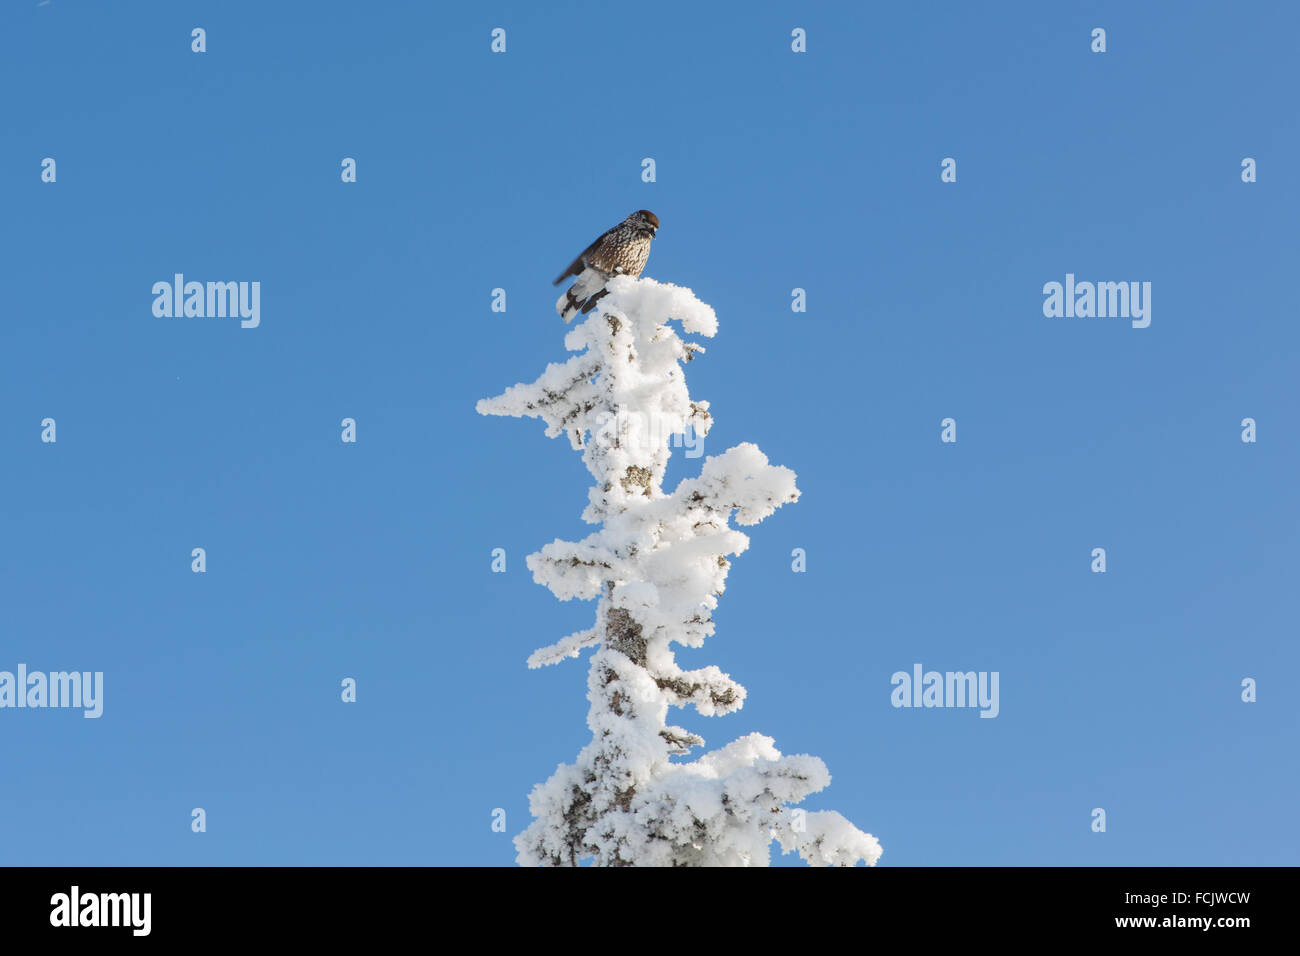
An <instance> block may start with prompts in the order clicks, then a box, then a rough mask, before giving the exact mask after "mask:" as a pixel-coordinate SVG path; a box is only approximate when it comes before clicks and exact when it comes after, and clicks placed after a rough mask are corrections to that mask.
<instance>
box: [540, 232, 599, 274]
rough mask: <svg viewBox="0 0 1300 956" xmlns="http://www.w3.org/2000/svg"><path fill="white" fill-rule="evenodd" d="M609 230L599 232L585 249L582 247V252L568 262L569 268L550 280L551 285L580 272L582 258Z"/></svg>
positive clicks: (582, 266)
mask: <svg viewBox="0 0 1300 956" xmlns="http://www.w3.org/2000/svg"><path fill="white" fill-rule="evenodd" d="M609 232H610V231H609V230H608V229H607V230H605V231H604V232H602V233H601V234H600V237H599V238H598V239H596V241H595V242H593V243H592V244H591V245H589V246H588V247H587V248H586V249H583V250H582V254H581V255H579V256H578V258H576V259H574V260H573V262H572V263H570V264H569V268H567V269H565V270H564V271H563V272H561V273H560V275H559V277H558V278H556V280H555V281H554V282H552V283H551V285H559V284H560V283H561V282H563V281H564V280H565V279H567V278H569V276H576V275H577V274H578V273H579V272H581V271H582V270H583V269H584V268H585V266H584V265H583V264H582V260H583V259H585V258H587V256H589V255H590V254H591V252H592V250H593V249H595V248H596V247H597V246H598V245H600V243H601V240H602V239H604V238H605V237H606V236H608V235H609Z"/></svg>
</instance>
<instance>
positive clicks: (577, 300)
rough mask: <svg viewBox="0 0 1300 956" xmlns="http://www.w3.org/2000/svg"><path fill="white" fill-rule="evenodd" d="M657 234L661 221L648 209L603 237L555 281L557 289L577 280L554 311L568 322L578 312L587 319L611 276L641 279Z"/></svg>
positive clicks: (631, 217)
mask: <svg viewBox="0 0 1300 956" xmlns="http://www.w3.org/2000/svg"><path fill="white" fill-rule="evenodd" d="M658 230H659V217H658V216H656V215H655V214H654V213H652V212H651V211H650V210H648V209H638V210H637V211H636V212H634V213H632V215H630V216H628V217H627V218H626V219H624V220H623V221H622V222H620V223H619V224H618V225H617V226H614V227H613V228H612V229H609V230H607V231H606V232H605V233H603V234H602V235H601V236H600V238H598V239H597V240H596V241H595V242H593V243H592V244H591V245H589V246H588V247H587V248H586V249H584V250H583V251H582V254H581V255H580V256H578V258H576V259H574V260H573V262H572V263H571V264H570V265H569V268H568V269H566V270H564V272H562V273H560V275H559V276H558V277H557V278H556V280H555V282H554V283H553V284H554V285H559V284H560V283H561V282H563V281H564V280H565V279H567V278H568V277H569V276H577V280H576V281H575V282H574V283H573V285H572V286H570V287H569V290H568V291H567V292H565V293H564V295H562V296H560V298H559V301H557V302H556V303H555V311H556V312H558V313H560V315H561V316H562V317H563V319H564V321H565V322H569V321H571V320H572V319H573V317H574V316H575V315H577V314H578V312H579V311H581V312H582V313H583V314H584V315H585V314H586V313H588V312H590V311H591V310H592V309H593V308H595V306H596V303H597V302H598V301H599V300H600V299H601V297H602V296H604V295H605V283H606V282H608V281H609V279H610V277H611V276H616V275H628V276H633V277H636V276H639V275H640V274H641V270H642V269H644V268H645V264H646V260H647V259H649V258H650V241H651V240H652V239H654V237H655V233H656V232H658Z"/></svg>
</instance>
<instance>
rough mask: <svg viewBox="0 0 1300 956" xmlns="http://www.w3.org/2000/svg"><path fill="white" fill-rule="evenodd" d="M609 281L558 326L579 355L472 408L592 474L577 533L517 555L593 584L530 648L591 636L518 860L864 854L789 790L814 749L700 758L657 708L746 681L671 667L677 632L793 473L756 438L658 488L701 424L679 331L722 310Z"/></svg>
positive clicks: (632, 282) (701, 407) (537, 569)
mask: <svg viewBox="0 0 1300 956" xmlns="http://www.w3.org/2000/svg"><path fill="white" fill-rule="evenodd" d="M608 289H609V295H608V296H607V297H606V298H605V299H603V300H602V301H601V303H600V306H599V307H598V308H597V309H596V310H595V311H593V312H591V313H590V314H589V316H588V317H587V319H586V320H585V321H583V322H582V323H581V324H579V325H577V326H576V327H574V328H573V329H571V330H570V331H569V332H568V334H567V335H566V336H565V340H564V341H565V346H566V347H567V348H568V349H569V350H570V351H573V352H576V353H578V354H576V355H574V356H573V357H572V358H570V359H569V360H568V361H567V362H563V363H553V364H551V365H548V366H547V368H546V370H545V371H544V372H543V373H542V375H541V377H540V378H538V379H537V381H535V382H533V383H531V384H520V385H515V386H513V387H511V388H509V389H507V390H506V391H505V392H504V393H502V394H501V395H499V396H497V397H496V398H491V399H483V400H482V401H480V402H479V403H478V406H477V408H478V411H479V412H480V413H481V414H484V415H508V416H514V417H524V416H526V417H531V418H539V419H541V420H542V421H543V422H544V423H545V424H546V434H547V435H549V436H551V437H558V436H559V435H561V434H564V435H566V436H567V437H568V439H569V442H570V444H571V445H572V447H573V448H575V449H579V450H581V451H582V456H583V461H584V463H585V464H586V466H587V470H588V471H589V472H590V473H591V475H592V477H593V478H594V479H595V484H594V485H593V486H592V488H591V490H590V492H589V494H588V505H587V507H586V509H585V510H584V511H583V515H582V516H583V518H584V519H585V520H586V521H588V522H589V523H591V524H595V525H599V528H598V530H596V531H594V532H593V533H592V534H590V535H588V536H587V537H586V538H584V539H583V540H581V541H577V542H571V541H561V540H556V541H553V542H551V543H550V544H548V545H546V546H544V547H543V548H542V549H541V550H540V551H539V552H537V553H536V554H532V555H529V557H528V559H527V564H528V568H529V570H530V571H532V573H533V578H534V580H536V581H537V583H539V584H542V585H544V586H546V587H547V588H549V589H550V590H551V592H552V593H553V594H554V595H555V596H556V597H557V598H559V599H560V600H564V601H567V600H570V599H574V598H576V599H579V600H595V601H596V620H595V624H594V626H593V627H591V628H588V629H586V630H583V631H579V632H577V633H575V634H570V635H569V636H568V637H565V638H563V639H562V640H560V641H558V642H556V643H555V644H552V645H551V646H549V647H545V648H542V649H541V650H538V651H536V652H534V653H533V654H532V656H530V657H529V658H528V666H529V667H542V666H545V665H548V664H554V663H558V662H560V661H562V660H566V659H569V658H574V657H578V656H579V655H580V654H581V652H582V651H583V650H585V649H587V648H590V647H594V648H596V650H595V652H594V653H593V655H592V658H591V669H590V672H589V675H588V682H587V683H588V695H587V697H588V700H589V701H590V703H591V709H590V711H589V712H588V716H587V724H588V726H589V727H590V729H591V731H592V740H591V743H589V744H588V745H587V746H586V747H584V748H583V750H582V752H581V753H580V754H579V755H578V759H577V761H576V762H575V763H573V764H567V765H561V766H559V767H558V768H557V769H556V771H555V773H554V774H553V775H552V776H551V778H550V779H549V780H547V781H546V782H545V783H542V784H538V785H537V786H536V787H535V788H534V790H533V792H532V794H531V795H530V797H529V806H530V808H531V810H532V813H533V816H534V820H533V823H532V824H531V825H530V826H529V827H528V828H527V829H526V830H525V831H524V832H523V833H521V834H520V835H519V836H517V837H516V838H515V848H516V850H517V851H518V859H519V862H520V863H521V864H524V865H552V866H568V865H578V864H579V863H581V862H584V861H586V860H594V862H595V863H597V864H599V865H638V866H682V865H695V866H754V865H767V864H768V862H769V861H770V849H771V845H772V843H773V842H776V843H777V845H778V846H780V848H781V851H782V852H783V853H787V852H791V851H796V852H798V853H799V854H800V855H801V856H802V857H803V858H804V859H805V860H806V861H807V862H808V863H810V864H813V865H819V866H852V865H855V864H856V863H858V862H866V863H867V864H868V865H874V864H875V862H876V860H877V859H878V858H879V857H880V853H881V849H880V844H879V843H878V842H877V841H876V839H875V838H874V837H873V836H871V835H870V834H869V833H863V832H862V831H860V830H858V829H857V828H855V827H854V826H853V825H852V824H851V823H849V822H848V821H847V820H845V819H844V818H843V817H842V816H840V815H839V814H838V813H834V812H831V811H819V812H806V811H803V810H801V809H794V808H791V806H790V805H792V804H797V803H799V802H800V801H801V800H803V798H804V797H806V796H808V795H809V794H812V793H816V792H818V791H820V790H822V789H824V788H825V787H826V786H828V785H829V783H830V774H829V773H828V772H827V770H826V767H825V765H824V764H823V763H822V761H821V760H819V759H818V758H816V757H812V756H807V755H794V756H782V754H781V753H780V751H778V750H777V749H776V747H775V745H774V743H773V741H772V740H771V739H770V738H768V737H764V736H762V735H761V734H749V735H748V736H745V737H742V738H740V739H739V740H736V741H734V742H733V743H731V744H728V745H727V746H725V747H723V748H721V749H719V750H714V751H710V752H707V753H704V754H702V755H701V756H698V757H696V758H695V759H694V760H690V761H683V760H674V759H673V758H674V757H681V756H684V755H686V754H688V753H689V752H690V751H691V750H693V749H695V748H697V747H701V746H703V745H704V741H703V740H702V739H701V738H700V737H699V736H698V735H696V734H693V733H690V732H689V731H686V730H684V729H682V728H680V727H675V726H671V725H669V724H667V722H666V721H667V717H668V711H669V708H670V707H687V706H689V707H694V708H695V710H696V711H697V712H698V713H699V714H701V715H704V716H715V715H722V714H727V713H731V712H733V711H736V710H739V709H740V708H741V706H742V705H743V704H744V700H745V689H744V688H743V687H741V686H740V685H739V684H738V683H736V682H735V681H733V680H732V679H731V678H730V677H729V676H728V675H727V674H724V673H723V672H722V671H721V670H719V669H718V668H717V667H713V666H708V667H703V668H699V669H696V670H682V669H681V668H680V667H679V666H678V665H677V663H676V661H675V659H674V656H673V650H672V646H673V645H674V644H680V645H682V646H686V647H699V646H700V645H701V644H703V642H704V639H705V638H706V637H708V636H709V635H710V634H712V633H713V618H712V612H713V610H714V608H715V607H716V606H717V597H718V595H719V594H721V593H722V591H723V590H724V587H725V583H726V578H727V573H728V571H729V570H730V567H731V564H730V561H729V560H728V558H729V557H732V556H734V555H738V554H741V553H742V552H744V551H745V549H746V548H748V546H749V538H748V536H747V535H745V534H743V533H742V532H740V531H737V530H735V529H734V528H732V527H731V521H732V519H733V517H734V520H735V522H736V524H738V525H741V526H747V525H753V524H756V523H758V522H759V521H761V520H763V519H764V518H766V517H768V516H769V515H771V514H772V513H773V512H775V511H776V509H777V508H779V507H781V506H782V505H784V504H788V503H790V502H794V501H797V500H798V498H799V490H798V488H797V487H796V486H795V474H794V472H792V471H791V470H790V469H788V468H783V467H781V466H779V465H772V464H770V463H769V462H768V460H767V457H766V456H765V455H764V454H763V453H762V452H761V451H760V450H759V449H758V447H757V446H756V445H752V444H748V443H745V444H741V445H737V446H736V447H734V448H731V449H728V450H727V451H725V452H724V453H722V454H720V455H714V456H711V457H709V458H707V459H706V460H705V462H704V464H703V467H702V468H701V470H700V474H699V476H698V477H696V478H688V479H685V480H683V481H681V482H680V483H679V484H678V485H677V487H676V488H675V489H673V490H672V491H664V490H663V487H662V482H663V477H664V470H665V468H666V467H667V463H668V458H669V455H670V454H671V450H670V447H669V443H668V441H667V437H668V436H669V435H673V434H678V433H681V432H683V431H685V430H686V429H687V428H693V429H694V430H695V434H696V435H698V436H703V435H706V434H707V433H708V430H709V427H710V425H711V424H712V417H711V416H710V414H709V405H708V403H707V402H693V401H691V398H690V395H689V394H688V392H687V388H686V380H685V376H684V374H683V369H682V366H683V364H684V363H685V362H689V361H691V360H692V359H693V358H694V357H695V356H697V355H699V354H701V353H702V352H703V349H702V348H700V347H699V346H698V345H696V344H695V343H688V342H684V341H683V340H682V339H681V338H680V337H679V336H678V335H677V333H676V332H675V331H674V330H673V328H672V327H671V326H670V325H669V322H670V321H674V320H675V321H679V322H680V323H681V325H682V328H683V330H684V331H685V332H687V333H690V334H698V335H704V336H712V335H714V334H716V332H717V328H718V320H717V316H716V315H715V314H714V312H713V309H711V308H710V307H709V306H707V305H705V304H704V303H703V302H700V301H699V300H698V299H697V298H695V295H694V294H693V293H692V292H691V290H690V289H686V288H682V287H680V286H675V285H670V284H667V283H659V282H655V281H654V280H652V279H646V278H641V279H631V278H627V277H617V278H614V279H612V280H611V281H610V283H609V285H608Z"/></svg>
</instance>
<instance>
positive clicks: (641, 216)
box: [627, 209, 659, 239]
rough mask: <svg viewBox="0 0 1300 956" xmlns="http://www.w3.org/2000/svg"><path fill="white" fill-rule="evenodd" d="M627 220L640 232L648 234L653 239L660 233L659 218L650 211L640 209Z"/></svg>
mask: <svg viewBox="0 0 1300 956" xmlns="http://www.w3.org/2000/svg"><path fill="white" fill-rule="evenodd" d="M627 218H628V221H629V222H630V223H632V225H634V226H635V227H636V228H637V229H638V230H639V231H641V232H644V233H646V234H647V235H648V236H649V237H650V238H651V239H653V238H654V237H655V233H657V232H658V231H659V217H658V216H656V215H655V214H654V213H652V212H651V211H650V210H649V209H638V210H637V211H636V212H634V213H632V215H630V216H628V217H627Z"/></svg>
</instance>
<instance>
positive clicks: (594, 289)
mask: <svg viewBox="0 0 1300 956" xmlns="http://www.w3.org/2000/svg"><path fill="white" fill-rule="evenodd" d="M607 278H608V277H607V276H606V275H605V274H604V273H603V272H601V271H600V270H599V269H591V268H587V269H584V270H582V273H581V274H580V275H579V276H578V279H577V281H576V282H574V283H573V285H571V286H570V287H569V289H568V291H567V292H565V293H564V295H562V296H560V297H559V298H558V299H556V301H555V311H556V312H558V313H560V318H562V319H564V321H565V322H572V321H573V319H574V316H576V315H577V314H578V313H579V312H584V313H585V312H590V311H591V308H589V307H587V306H588V305H589V303H588V300H589V299H591V298H592V297H593V296H595V295H596V294H597V293H599V292H600V291H601V290H603V289H604V288H605V280H606V279H607ZM591 304H592V305H594V303H591Z"/></svg>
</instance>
